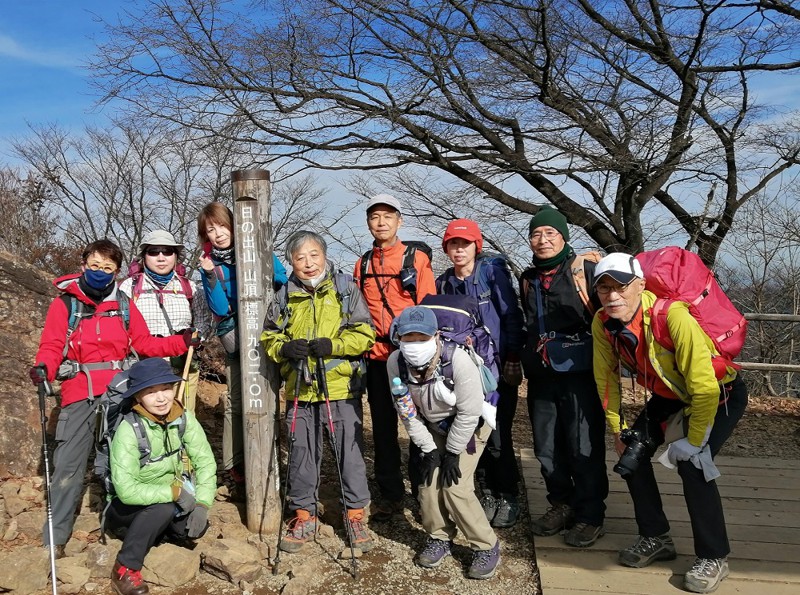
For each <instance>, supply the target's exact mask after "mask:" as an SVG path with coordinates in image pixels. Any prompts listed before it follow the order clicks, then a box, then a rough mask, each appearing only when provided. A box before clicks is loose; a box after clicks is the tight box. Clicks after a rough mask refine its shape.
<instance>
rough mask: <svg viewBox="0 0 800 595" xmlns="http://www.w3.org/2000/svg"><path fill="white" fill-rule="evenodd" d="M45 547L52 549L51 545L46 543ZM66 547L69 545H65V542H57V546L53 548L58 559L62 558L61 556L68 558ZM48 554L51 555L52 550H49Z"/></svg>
mask: <svg viewBox="0 0 800 595" xmlns="http://www.w3.org/2000/svg"><path fill="white" fill-rule="evenodd" d="M43 547H44V549H46V550H49V549H50V546H49V545H45V546H43ZM66 549H67V546H66V545H64V544H63V543H62V544H56V546H55V547H54V548H53V555H54V557H55V559H56V560H60V559H61V558H66V557H67V552H66ZM47 555H48V556H49V555H50V552H47Z"/></svg>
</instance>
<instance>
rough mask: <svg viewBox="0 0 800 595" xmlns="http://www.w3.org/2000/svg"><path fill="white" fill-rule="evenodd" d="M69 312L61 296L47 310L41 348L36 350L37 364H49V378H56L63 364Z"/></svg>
mask: <svg viewBox="0 0 800 595" xmlns="http://www.w3.org/2000/svg"><path fill="white" fill-rule="evenodd" d="M68 326H69V312H68V311H67V305H66V304H65V303H64V300H62V299H61V298H56V299H54V300H53V301H52V303H51V304H50V308H48V310H47V317H46V318H45V320H44V329H43V330H42V337H41V339H39V350H38V351H37V352H36V362H35V363H36V364H44V365H45V366H47V379H48V380H49V381H50V382H52V381H53V380H55V379H56V372H58V367H59V366H60V365H61V360H62V359H63V354H64V345H65V344H66V342H67V328H68Z"/></svg>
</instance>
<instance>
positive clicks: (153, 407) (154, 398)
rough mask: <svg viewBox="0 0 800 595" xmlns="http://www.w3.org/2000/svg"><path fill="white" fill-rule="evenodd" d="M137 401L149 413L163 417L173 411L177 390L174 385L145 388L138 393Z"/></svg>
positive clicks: (157, 385)
mask: <svg viewBox="0 0 800 595" xmlns="http://www.w3.org/2000/svg"><path fill="white" fill-rule="evenodd" d="M136 400H137V401H138V402H139V403H141V405H142V407H144V408H145V409H146V410H147V411H148V413H152V414H153V415H155V416H158V417H163V416H164V415H166V414H167V413H169V411H170V409H172V403H173V401H175V390H174V385H172V384H156V385H155V386H151V387H149V388H144V389H142V390H140V391H139V392H138V393H136Z"/></svg>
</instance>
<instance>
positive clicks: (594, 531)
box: [564, 523, 606, 547]
mask: <svg viewBox="0 0 800 595" xmlns="http://www.w3.org/2000/svg"><path fill="white" fill-rule="evenodd" d="M605 534H606V530H605V528H604V527H603V525H599V526H595V525H590V524H589V523H575V525H573V527H572V529H570V530H569V531H567V532H566V533H565V534H564V543H566V544H567V545H571V546H574V547H589V546H590V545H594V542H595V541H597V540H598V539H600V538H601V537H602V536H603V535H605Z"/></svg>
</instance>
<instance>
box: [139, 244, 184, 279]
mask: <svg viewBox="0 0 800 595" xmlns="http://www.w3.org/2000/svg"><path fill="white" fill-rule="evenodd" d="M177 261H178V253H177V252H176V248H175V247H174V246H148V247H147V250H145V252H144V265H145V266H146V267H147V268H148V269H150V270H151V271H153V272H154V273H158V274H159V275H166V274H168V273H170V272H171V271H172V270H173V269H174V268H175V264H176V263H177Z"/></svg>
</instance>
